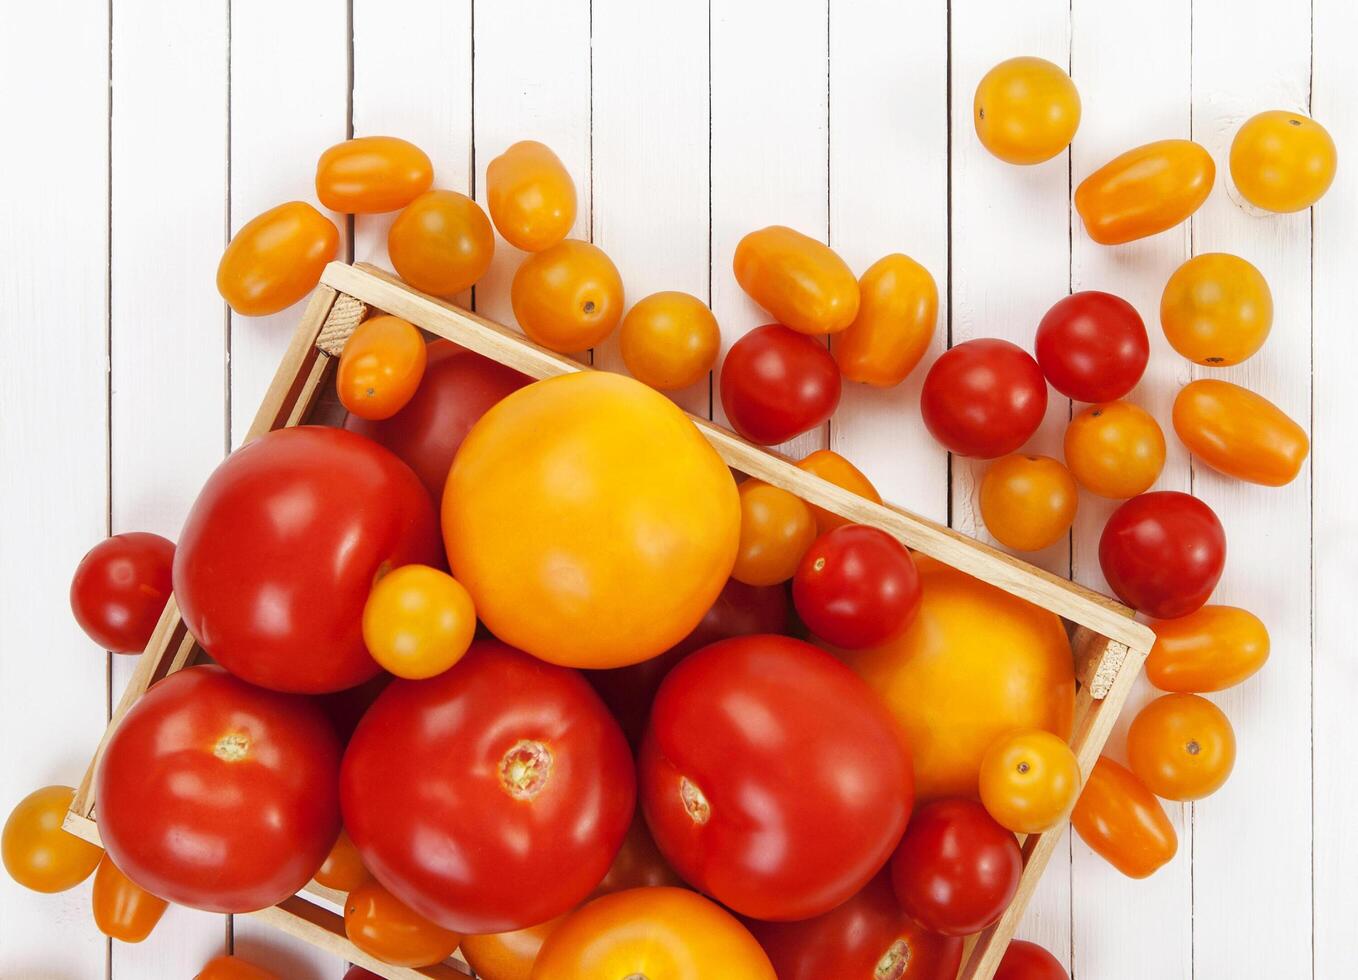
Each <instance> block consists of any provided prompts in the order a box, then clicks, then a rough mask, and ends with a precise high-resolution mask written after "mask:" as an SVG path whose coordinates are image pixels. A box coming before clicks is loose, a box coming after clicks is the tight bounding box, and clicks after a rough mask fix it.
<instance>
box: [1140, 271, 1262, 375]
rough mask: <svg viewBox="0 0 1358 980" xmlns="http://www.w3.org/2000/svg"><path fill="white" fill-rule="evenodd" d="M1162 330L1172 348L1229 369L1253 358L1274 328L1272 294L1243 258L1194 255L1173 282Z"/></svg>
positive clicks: (1166, 298)
mask: <svg viewBox="0 0 1358 980" xmlns="http://www.w3.org/2000/svg"><path fill="white" fill-rule="evenodd" d="M1160 326H1161V327H1163V328H1164V331H1165V339H1166V340H1168V341H1169V344H1170V346H1171V347H1173V348H1174V349H1175V350H1176V351H1178V352H1179V353H1180V354H1182V355H1183V356H1184V357H1186V358H1188V359H1189V360H1190V361H1194V362H1196V363H1198V364H1205V365H1207V366H1208V367H1226V366H1228V365H1231V364H1239V363H1240V362H1241V361H1243V360H1245V359H1246V358H1248V357H1250V356H1251V355H1252V354H1254V352H1255V351H1257V350H1258V349H1259V348H1260V347H1262V346H1263V345H1264V341H1265V340H1267V339H1268V332H1269V329H1270V328H1271V327H1272V326H1273V294H1272V293H1270V292H1269V289H1268V283H1267V282H1266V281H1265V280H1264V277H1263V275H1262V274H1261V273H1260V272H1259V270H1258V269H1256V268H1255V267H1254V266H1252V265H1250V263H1248V262H1246V261H1245V260H1244V259H1242V258H1240V257H1239V256H1238V255H1228V254H1226V253H1225V252H1205V253H1203V254H1202V255H1195V256H1193V258H1191V259H1189V260H1188V261H1187V262H1185V263H1184V264H1183V265H1181V266H1179V268H1177V269H1175V270H1174V274H1173V275H1172V276H1170V277H1169V282H1167V283H1165V291H1164V293H1163V294H1162V295H1161V297H1160Z"/></svg>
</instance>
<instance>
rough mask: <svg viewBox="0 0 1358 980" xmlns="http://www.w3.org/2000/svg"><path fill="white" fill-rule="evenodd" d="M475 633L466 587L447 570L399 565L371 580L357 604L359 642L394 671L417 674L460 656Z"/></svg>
mask: <svg viewBox="0 0 1358 980" xmlns="http://www.w3.org/2000/svg"><path fill="white" fill-rule="evenodd" d="M475 633H476V610H475V609H474V608H473V607H472V597H471V596H469V595H468V594H467V590H466V589H464V588H463V587H462V585H461V584H460V583H459V582H458V581H457V579H455V578H453V577H452V576H451V575H449V574H448V573H447V572H441V571H439V570H438V569H437V568H430V567H429V566H428V565H403V566H402V567H400V568H398V569H396V570H395V571H392V572H388V573H387V574H386V575H384V576H383V577H382V578H381V579H379V580H378V583H377V584H376V585H374V586H373V590H372V592H371V593H370V594H369V595H368V601H367V603H366V604H365V605H364V607H363V642H364V643H365V644H366V645H367V647H368V652H369V653H371V654H372V656H373V659H374V660H376V661H377V662H378V663H379V664H381V665H382V668H383V669H384V670H388V671H390V672H391V673H393V674H395V675H396V676H397V677H404V678H406V679H408V680H420V679H421V678H424V677H433V676H434V675H435V674H441V673H443V672H444V671H445V670H447V669H448V668H449V667H451V666H452V665H453V664H455V663H457V662H458V661H459V660H461V659H462V655H463V654H464V653H466V652H467V647H469V646H471V642H472V636H473V635H474V634H475Z"/></svg>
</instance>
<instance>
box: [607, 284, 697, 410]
mask: <svg viewBox="0 0 1358 980" xmlns="http://www.w3.org/2000/svg"><path fill="white" fill-rule="evenodd" d="M618 340H619V349H620V350H621V352H622V360H623V363H624V364H626V365H627V370H629V371H631V372H632V376H633V377H634V378H636V379H637V380H638V381H640V382H641V383H642V384H648V385H650V386H651V387H652V388H659V389H660V390H662V391H673V390H675V389H678V388H687V387H688V386H689V385H691V384H696V383H697V382H698V381H700V380H702V379H703V378H705V377H707V373H708V372H709V371H711V370H712V365H713V364H715V363H716V362H717V348H718V347H720V346H721V328H719V327H718V326H717V318H716V317H714V316H713V315H712V311H711V310H709V309H708V308H707V306H706V304H704V303H703V301H702V300H700V299H698V298H697V297H696V296H690V295H689V294H688V293H678V292H663V293H652V294H651V295H650V296H647V297H645V298H644V299H642V300H639V301H638V302H637V304H636V305H635V306H633V307H632V308H631V309H630V310H628V311H627V315H626V316H625V317H623V318H622V332H621V333H620V334H619V336H618Z"/></svg>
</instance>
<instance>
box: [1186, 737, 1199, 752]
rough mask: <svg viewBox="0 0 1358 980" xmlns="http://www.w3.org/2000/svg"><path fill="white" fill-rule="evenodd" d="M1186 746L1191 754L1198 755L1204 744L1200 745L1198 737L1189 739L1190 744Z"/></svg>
mask: <svg viewBox="0 0 1358 980" xmlns="http://www.w3.org/2000/svg"><path fill="white" fill-rule="evenodd" d="M1184 747H1185V748H1186V749H1188V754H1189V755H1197V754H1198V753H1199V752H1201V751H1202V746H1200V745H1198V742H1197V739H1189V742H1188V744H1187V745H1186V746H1184Z"/></svg>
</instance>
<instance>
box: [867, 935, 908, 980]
mask: <svg viewBox="0 0 1358 980" xmlns="http://www.w3.org/2000/svg"><path fill="white" fill-rule="evenodd" d="M909 967H910V946H909V944H907V943H906V941H905V940H904V939H897V940H896V941H895V942H894V943H892V944H891V945H890V946H889V947H887V951H886V952H885V953H883V954H882V958H881V959H880V960H878V961H877V966H876V968H875V969H874V970H873V971H872V980H901V977H903V976H905V971H906V970H907V969H909Z"/></svg>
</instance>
